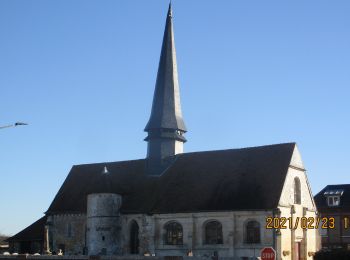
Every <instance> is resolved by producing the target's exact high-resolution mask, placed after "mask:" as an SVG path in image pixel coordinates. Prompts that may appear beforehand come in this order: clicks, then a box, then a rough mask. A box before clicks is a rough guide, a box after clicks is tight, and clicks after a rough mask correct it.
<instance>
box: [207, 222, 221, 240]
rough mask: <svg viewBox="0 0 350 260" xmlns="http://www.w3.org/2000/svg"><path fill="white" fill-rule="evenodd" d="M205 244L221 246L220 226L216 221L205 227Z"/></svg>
mask: <svg viewBox="0 0 350 260" xmlns="http://www.w3.org/2000/svg"><path fill="white" fill-rule="evenodd" d="M205 243H206V244H209V245H215V244H222V225H221V223H220V222H218V221H210V222H208V223H207V224H206V225H205Z"/></svg>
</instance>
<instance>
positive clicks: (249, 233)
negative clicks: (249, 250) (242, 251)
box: [246, 220, 260, 244]
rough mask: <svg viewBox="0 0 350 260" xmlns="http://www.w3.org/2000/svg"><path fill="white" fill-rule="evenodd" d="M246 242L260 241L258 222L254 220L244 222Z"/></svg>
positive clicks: (255, 242) (254, 242)
mask: <svg viewBox="0 0 350 260" xmlns="http://www.w3.org/2000/svg"><path fill="white" fill-rule="evenodd" d="M246 243H248V244H257V243H260V224H259V222H257V221H255V220H251V221H249V222H248V223H247V224H246Z"/></svg>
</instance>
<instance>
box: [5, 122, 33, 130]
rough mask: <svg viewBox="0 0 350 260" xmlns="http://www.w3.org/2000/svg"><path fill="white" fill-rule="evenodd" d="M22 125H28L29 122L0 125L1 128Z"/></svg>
mask: <svg viewBox="0 0 350 260" xmlns="http://www.w3.org/2000/svg"><path fill="white" fill-rule="evenodd" d="M20 125H28V124H27V123H23V122H16V123H14V124H12V125H4V126H0V129H3V128H8V127H16V126H20Z"/></svg>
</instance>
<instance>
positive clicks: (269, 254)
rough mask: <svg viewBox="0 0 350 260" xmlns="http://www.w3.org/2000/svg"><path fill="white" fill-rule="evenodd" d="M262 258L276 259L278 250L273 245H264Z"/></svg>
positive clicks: (267, 259)
mask: <svg viewBox="0 0 350 260" xmlns="http://www.w3.org/2000/svg"><path fill="white" fill-rule="evenodd" d="M261 260H276V251H275V250H274V249H273V248H272V247H264V248H263V249H262V250H261Z"/></svg>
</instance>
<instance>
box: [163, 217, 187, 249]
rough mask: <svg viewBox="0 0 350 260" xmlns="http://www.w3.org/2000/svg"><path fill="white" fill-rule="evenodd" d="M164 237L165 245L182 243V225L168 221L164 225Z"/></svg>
mask: <svg viewBox="0 0 350 260" xmlns="http://www.w3.org/2000/svg"><path fill="white" fill-rule="evenodd" d="M165 230H166V234H165V235H166V237H165V244H167V245H182V236H183V233H182V226H181V224H179V223H178V222H175V221H174V222H170V223H168V224H166V225H165Z"/></svg>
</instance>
